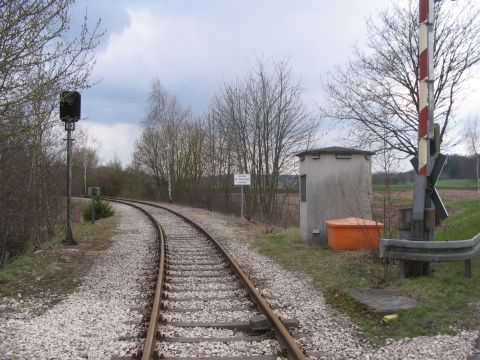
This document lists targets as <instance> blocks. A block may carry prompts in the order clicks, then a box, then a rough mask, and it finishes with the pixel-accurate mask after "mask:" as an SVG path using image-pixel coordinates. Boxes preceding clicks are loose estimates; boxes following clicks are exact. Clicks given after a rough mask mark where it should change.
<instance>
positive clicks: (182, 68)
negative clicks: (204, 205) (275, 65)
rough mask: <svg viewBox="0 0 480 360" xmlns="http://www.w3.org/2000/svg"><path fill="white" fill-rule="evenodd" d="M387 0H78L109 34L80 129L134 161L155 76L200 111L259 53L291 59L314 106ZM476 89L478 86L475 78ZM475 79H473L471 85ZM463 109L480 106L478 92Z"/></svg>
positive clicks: (79, 13) (105, 153) (104, 152)
mask: <svg viewBox="0 0 480 360" xmlns="http://www.w3.org/2000/svg"><path fill="white" fill-rule="evenodd" d="M389 3H390V0H363V1H360V0H343V1H338V0H316V1H313V0H312V1H307V0H291V1H282V0H184V1H182V0H161V1H159V0H157V1H155V0H151V1H147V0H137V1H126V0H101V1H98V0H77V3H76V5H75V9H74V12H73V14H72V17H73V19H74V21H76V22H77V23H78V22H80V20H81V19H82V17H83V14H84V13H85V10H86V9H87V10H88V16H89V20H90V22H94V21H95V20H96V19H98V18H101V20H102V26H103V28H105V29H106V31H107V32H106V34H105V36H104V38H103V39H102V43H101V45H100V46H99V48H98V51H97V64H96V67H95V70H94V73H93V77H92V79H93V80H100V82H99V83H98V84H97V85H95V86H94V87H93V88H92V89H90V90H88V91H85V92H84V93H82V116H83V117H85V118H86V120H85V121H82V122H81V123H79V128H83V129H85V130H87V131H88V132H89V133H90V134H91V135H93V136H94V137H95V138H96V139H97V141H98V143H99V144H100V147H99V154H100V157H101V158H102V160H103V161H108V160H111V159H113V157H114V156H116V157H117V158H119V159H120V160H121V161H122V163H123V164H124V165H126V164H128V163H129V162H130V156H131V153H132V151H133V144H134V142H135V140H136V139H137V138H138V136H139V135H140V133H141V127H140V123H141V121H142V119H143V118H144V117H145V114H146V110H147V97H148V92H149V89H150V86H151V83H152V81H153V79H154V78H155V77H156V78H158V79H159V80H160V82H161V83H162V84H163V86H164V87H165V88H166V89H167V91H169V92H170V93H172V94H174V95H176V96H177V97H178V98H179V100H180V101H181V102H182V103H183V104H184V105H189V106H191V107H192V109H193V110H194V111H195V112H199V113H200V112H203V111H204V110H206V108H207V107H208V103H209V101H210V99H211V97H212V96H213V95H214V94H215V92H216V91H217V89H218V88H219V86H220V85H221V83H222V82H223V81H227V82H228V81H230V80H233V79H234V78H235V77H243V75H245V73H246V72H247V71H248V69H249V68H250V67H251V66H252V64H254V63H255V62H256V59H258V58H262V59H264V60H266V61H268V60H271V59H276V60H281V59H289V62H290V65H291V67H292V73H293V74H294V76H295V77H297V78H298V79H301V81H302V82H303V85H304V89H305V94H304V99H305V102H306V103H307V105H309V106H310V107H312V108H315V107H316V104H318V103H321V102H322V78H325V75H326V74H327V72H328V71H329V70H332V69H333V67H334V66H336V65H340V64H342V63H344V62H345V61H346V59H347V58H348V57H349V55H350V54H351V52H352V47H353V45H355V44H359V45H360V46H361V44H362V43H363V42H364V40H365V36H366V34H365V18H366V17H367V16H369V15H372V16H374V15H375V14H376V13H377V12H378V11H379V10H381V9H385V8H387V7H388V5H389ZM474 85H475V86H474V88H480V83H479V82H477V83H476V84H474ZM476 85H479V86H476ZM476 100H477V101H473V100H472V101H470V102H469V103H468V104H467V106H466V108H465V112H466V113H473V112H475V109H478V104H479V103H480V97H479V96H478V93H477V97H476Z"/></svg>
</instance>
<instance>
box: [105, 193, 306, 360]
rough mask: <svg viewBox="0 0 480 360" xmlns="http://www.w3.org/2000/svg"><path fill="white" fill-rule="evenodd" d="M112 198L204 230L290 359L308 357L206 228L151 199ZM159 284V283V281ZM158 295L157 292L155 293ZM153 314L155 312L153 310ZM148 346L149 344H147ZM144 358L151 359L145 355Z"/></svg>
mask: <svg viewBox="0 0 480 360" xmlns="http://www.w3.org/2000/svg"><path fill="white" fill-rule="evenodd" d="M107 199H111V200H114V201H119V202H135V203H138V204H143V205H148V206H152V207H156V208H160V209H164V210H167V211H170V212H171V213H173V214H175V215H177V216H178V217H180V218H182V219H183V220H185V221H186V222H188V223H189V224H191V225H192V226H194V227H195V228H197V229H198V230H199V231H200V232H202V233H203V234H204V235H205V236H206V237H208V238H209V239H210V240H211V241H212V242H213V243H214V244H215V246H216V247H217V248H218V249H219V250H220V252H221V253H222V254H223V255H224V256H225V258H226V259H227V260H228V262H229V263H230V265H231V266H232V268H233V269H234V271H235V272H236V273H237V274H238V276H239V277H240V279H241V280H242V282H243V283H244V285H245V286H246V288H247V290H248V292H249V293H250V295H251V298H252V300H253V301H254V302H255V303H256V304H257V307H258V309H259V310H260V312H262V313H263V314H264V315H265V316H266V317H267V319H268V320H269V322H270V324H271V326H272V328H273V330H274V331H275V334H276V335H277V340H278V341H279V342H280V344H281V345H283V347H284V348H285V350H286V351H287V356H288V358H289V359H296V360H304V359H306V356H305V354H304V353H303V351H302V350H301V349H300V347H299V345H298V344H297V342H296V341H295V339H294V338H293V337H292V335H291V334H290V333H289V331H288V329H287V327H286V326H285V324H284V323H283V322H282V320H280V318H279V317H278V316H277V315H276V314H275V313H274V311H273V309H272V308H271V307H270V305H269V304H268V302H267V301H266V300H265V299H264V298H263V296H262V295H261V294H260V293H259V292H258V290H257V288H256V287H255V285H254V284H253V282H252V280H251V279H250V278H249V276H248V275H247V274H246V273H245V271H244V270H243V269H242V268H241V267H240V266H239V265H238V264H237V262H236V261H235V260H234V259H233V257H232V256H231V255H230V254H229V253H228V252H227V251H226V250H225V249H224V248H223V246H222V245H220V243H219V242H218V241H217V240H216V239H215V238H214V237H213V236H212V235H211V234H210V233H209V232H208V231H207V230H205V229H204V228H202V227H201V226H200V225H198V224H197V223H195V222H194V221H193V220H191V219H190V218H188V217H186V216H185V215H183V214H180V213H178V212H177V211H175V210H173V209H171V208H169V207H166V206H163V205H159V204H156V203H152V202H149V201H140V200H132V199H124V198H107ZM157 284H158V283H157ZM155 296H157V294H155ZM152 316H153V312H152ZM156 322H158V317H157V320H156ZM145 348H147V346H145ZM142 359H150V358H147V357H145V353H144V357H143V358H142Z"/></svg>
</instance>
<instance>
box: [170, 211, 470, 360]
mask: <svg viewBox="0 0 480 360" xmlns="http://www.w3.org/2000/svg"><path fill="white" fill-rule="evenodd" d="M171 207H172V208H173V209H174V210H176V211H178V212H180V213H182V214H184V215H186V216H187V217H190V218H191V219H192V220H193V221H195V222H197V223H198V224H200V225H201V226H203V227H204V228H205V229H206V230H207V231H209V232H210V233H211V234H212V235H213V236H214V237H216V239H217V240H219V241H220V242H221V243H222V245H224V246H225V248H226V249H227V251H229V252H230V254H232V255H233V257H234V258H235V259H236V260H237V261H238V262H239V264H240V265H241V266H242V267H243V269H244V270H245V271H246V272H247V273H248V274H249V276H251V278H252V280H253V281H254V282H255V283H256V284H259V290H260V292H261V293H262V294H263V295H265V296H266V298H267V299H268V300H269V302H270V304H271V305H272V306H273V307H274V308H276V312H277V313H278V314H279V315H281V316H284V317H287V318H295V319H297V320H299V326H298V328H297V329H296V330H295V331H294V332H293V334H294V335H295V336H296V337H298V339H299V342H300V344H301V345H302V348H303V349H305V350H306V351H307V352H308V354H309V355H310V357H311V358H319V359H468V358H469V357H471V356H472V355H474V354H476V353H478V352H479V350H478V349H477V348H476V339H477V338H478V336H479V332H478V331H458V333H457V334H456V335H438V336H424V337H417V338H413V339H409V338H407V339H402V340H398V341H395V340H393V339H392V340H387V344H386V345H385V346H382V347H376V346H373V345H371V344H370V343H369V342H368V341H366V340H364V339H362V338H361V337H360V336H359V332H358V329H357V328H356V327H355V325H354V324H353V323H352V322H351V321H350V319H348V318H347V317H345V316H344V315H342V314H340V313H338V312H337V311H335V310H333V309H331V308H330V307H329V306H328V305H327V304H326V303H325V300H324V298H323V296H322V294H321V293H320V292H319V291H318V290H315V289H314V288H313V286H312V284H311V281H310V280H309V279H308V278H306V277H305V276H303V275H301V274H298V273H294V272H292V271H289V270H287V269H286V268H285V267H283V266H282V265H280V264H278V263H276V262H275V261H273V260H271V259H270V258H268V257H266V256H263V255H260V254H258V253H257V252H256V251H255V250H254V249H253V248H252V247H251V246H250V239H251V233H249V230H248V227H247V226H245V223H242V221H241V220H240V219H238V218H235V217H232V216H228V215H222V214H218V213H214V212H210V211H208V210H203V209H194V208H188V207H182V206H171ZM287 289H288V290H287Z"/></svg>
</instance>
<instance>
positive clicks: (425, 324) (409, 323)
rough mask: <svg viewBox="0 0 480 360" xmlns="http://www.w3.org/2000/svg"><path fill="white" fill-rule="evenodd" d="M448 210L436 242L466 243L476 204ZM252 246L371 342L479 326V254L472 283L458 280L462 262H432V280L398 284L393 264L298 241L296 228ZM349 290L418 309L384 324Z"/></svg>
mask: <svg viewBox="0 0 480 360" xmlns="http://www.w3.org/2000/svg"><path fill="white" fill-rule="evenodd" d="M451 206H452V207H454V208H455V215H454V216H453V217H451V218H449V219H448V220H447V221H446V222H445V224H444V225H443V226H442V228H441V230H440V231H439V232H438V236H437V237H438V239H439V240H447V239H449V240H450V239H451V240H460V239H468V238H471V237H473V236H474V235H476V234H477V233H478V232H480V202H479V201H478V200H461V201H455V202H452V203H451ZM254 245H255V246H256V248H257V249H258V250H259V251H260V253H262V254H265V255H268V256H270V257H273V258H275V259H276V260H278V261H279V262H281V263H283V264H285V265H287V267H289V268H291V269H294V270H297V271H300V272H303V273H305V274H307V275H308V276H310V277H311V278H312V279H313V282H314V284H315V286H316V287H318V288H319V289H321V290H322V291H323V294H324V296H325V298H326V300H327V302H328V303H329V304H330V305H332V306H333V307H334V308H336V309H338V310H340V311H342V312H343V313H345V314H347V315H349V316H350V317H351V319H352V320H353V321H354V322H355V323H356V324H357V325H358V326H359V327H360V329H361V332H362V333H363V334H364V335H365V336H366V337H368V338H369V339H371V340H372V341H373V342H374V343H378V344H381V343H383V342H384V341H385V339H387V338H394V339H399V338H404V337H414V336H421V335H434V334H450V333H454V332H455V331H456V330H457V329H475V328H478V327H479V326H480V314H479V308H480V256H476V257H475V258H474V259H473V276H472V278H471V279H467V278H465V277H464V276H463V262H455V263H437V264H432V266H433V269H434V273H433V276H431V277H421V278H412V279H404V280H401V279H400V278H399V276H398V266H397V265H387V266H382V265H380V264H379V263H378V261H377V260H376V258H375V257H374V256H372V254H371V253H370V252H369V251H346V252H337V251H332V250H321V249H320V248H319V247H318V246H314V245H310V244H305V243H304V242H302V241H300V240H299V236H298V229H290V230H288V231H283V232H280V233H276V234H269V235H263V236H260V237H258V238H257V239H256V240H255V242H254ZM350 287H386V288H388V289H389V290H391V291H393V292H395V293H398V294H401V295H405V296H409V297H412V298H415V299H418V300H420V301H421V302H422V305H420V306H418V307H416V308H414V309H411V310H408V311H404V312H401V313H400V314H399V317H398V320H396V321H393V322H391V323H388V324H383V323H382V321H381V319H382V316H383V315H378V314H373V313H370V312H369V311H368V310H367V309H365V308H364V307H362V306H361V305H359V304H357V303H356V302H355V301H354V300H353V299H352V298H351V297H350V296H349V295H348V293H347V289H348V288H350Z"/></svg>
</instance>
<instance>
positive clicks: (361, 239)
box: [325, 217, 383, 250]
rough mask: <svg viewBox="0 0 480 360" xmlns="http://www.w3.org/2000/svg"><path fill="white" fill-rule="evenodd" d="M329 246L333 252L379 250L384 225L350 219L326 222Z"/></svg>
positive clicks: (359, 219) (360, 219)
mask: <svg viewBox="0 0 480 360" xmlns="http://www.w3.org/2000/svg"><path fill="white" fill-rule="evenodd" d="M325 224H327V236H328V246H329V247H330V248H332V249H333V250H357V249H378V244H379V241H380V233H381V231H382V229H383V224H382V223H379V222H376V221H373V220H366V219H362V218H356V217H350V218H346V219H335V220H327V221H325Z"/></svg>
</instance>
